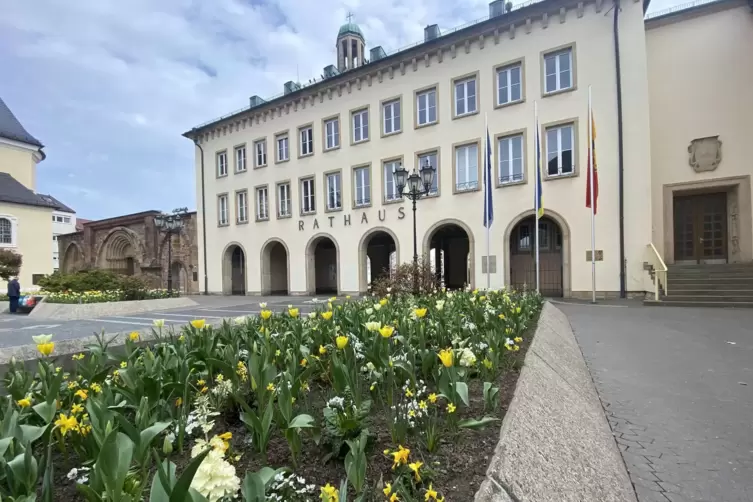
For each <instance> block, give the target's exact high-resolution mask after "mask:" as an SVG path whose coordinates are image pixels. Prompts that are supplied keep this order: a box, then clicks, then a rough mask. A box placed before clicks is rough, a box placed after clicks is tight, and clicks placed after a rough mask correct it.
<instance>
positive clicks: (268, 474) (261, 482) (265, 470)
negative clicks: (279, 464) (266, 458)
mask: <svg viewBox="0 0 753 502" xmlns="http://www.w3.org/2000/svg"><path fill="white" fill-rule="evenodd" d="M284 470H285V469H277V470H274V469H272V468H270V467H262V468H261V470H259V471H257V472H249V473H247V474H246V477H245V479H244V480H243V486H241V494H242V495H243V502H264V501H265V500H266V495H265V492H266V488H267V484H268V483H269V482H270V481H271V480H272V478H274V477H275V476H276V475H277V473H279V472H283V471H284Z"/></svg>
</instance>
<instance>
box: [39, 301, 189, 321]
mask: <svg viewBox="0 0 753 502" xmlns="http://www.w3.org/2000/svg"><path fill="white" fill-rule="evenodd" d="M195 305H197V303H196V302H195V301H193V300H191V299H190V298H186V297H180V298H158V299H154V300H134V301H127V302H103V303H47V302H45V301H44V300H42V302H40V303H39V305H37V306H36V307H34V310H32V311H31V313H30V314H29V317H33V318H35V319H40V320H42V319H49V320H56V321H70V320H74V319H96V318H97V317H103V316H114V315H127V314H137V313H139V312H151V311H153V310H165V309H174V308H181V307H193V306H195Z"/></svg>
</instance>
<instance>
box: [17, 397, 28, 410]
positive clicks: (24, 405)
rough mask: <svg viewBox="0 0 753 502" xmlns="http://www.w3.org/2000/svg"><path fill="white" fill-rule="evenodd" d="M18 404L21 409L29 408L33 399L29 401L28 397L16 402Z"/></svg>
mask: <svg viewBox="0 0 753 502" xmlns="http://www.w3.org/2000/svg"><path fill="white" fill-rule="evenodd" d="M16 404H17V405H19V406H20V407H21V408H28V407H29V406H31V399H29V398H28V397H25V398H23V399H19V400H18V401H16Z"/></svg>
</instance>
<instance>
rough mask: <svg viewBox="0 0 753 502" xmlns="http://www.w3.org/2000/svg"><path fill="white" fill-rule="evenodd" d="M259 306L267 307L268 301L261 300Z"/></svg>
mask: <svg viewBox="0 0 753 502" xmlns="http://www.w3.org/2000/svg"><path fill="white" fill-rule="evenodd" d="M259 308H263V309H265V308H267V302H261V303H260V304H259Z"/></svg>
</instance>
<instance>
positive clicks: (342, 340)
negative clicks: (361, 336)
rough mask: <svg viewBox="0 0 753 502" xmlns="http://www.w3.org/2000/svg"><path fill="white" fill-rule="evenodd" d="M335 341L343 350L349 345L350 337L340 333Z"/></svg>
mask: <svg viewBox="0 0 753 502" xmlns="http://www.w3.org/2000/svg"><path fill="white" fill-rule="evenodd" d="M335 343H336V344H337V348H338V349H340V350H342V349H344V348H345V347H346V346H347V345H348V337H347V336H342V335H340V336H338V337H337V338H335Z"/></svg>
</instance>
